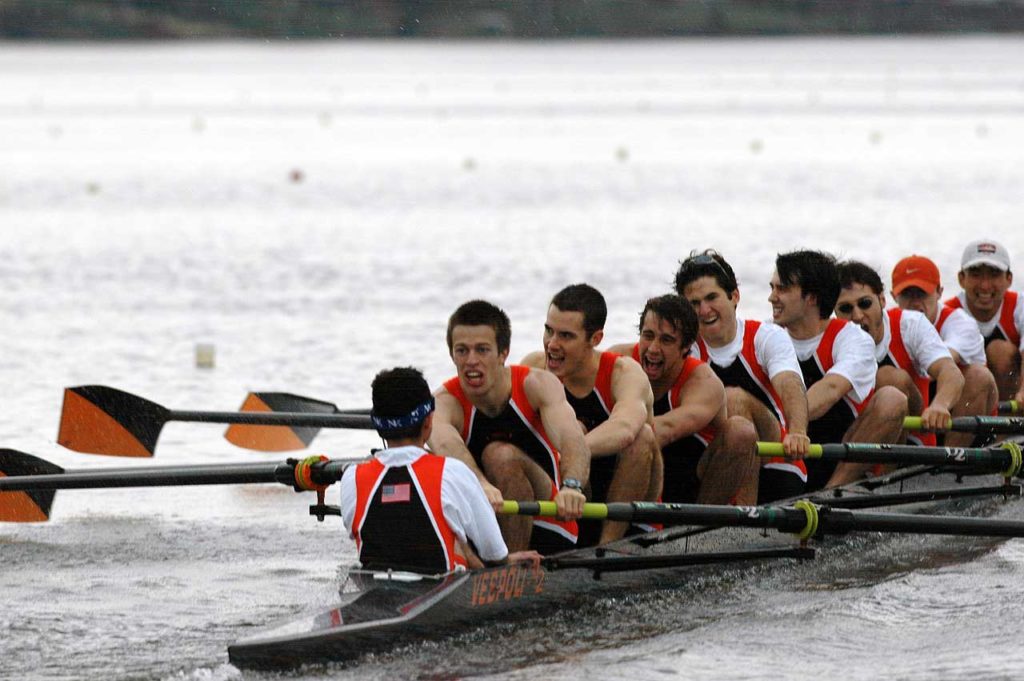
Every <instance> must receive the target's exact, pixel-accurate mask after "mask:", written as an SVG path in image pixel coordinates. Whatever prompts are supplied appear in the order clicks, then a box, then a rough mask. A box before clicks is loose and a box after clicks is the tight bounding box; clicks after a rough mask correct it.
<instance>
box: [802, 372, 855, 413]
mask: <svg viewBox="0 0 1024 681" xmlns="http://www.w3.org/2000/svg"><path fill="white" fill-rule="evenodd" d="M852 389H853V383H851V382H850V380H849V379H848V378H845V377H843V376H840V375H839V374H827V375H826V376H825V378H823V379H821V380H820V381H818V382H817V383H815V384H814V385H812V386H811V387H810V388H809V389H808V390H807V418H808V419H809V420H811V421H813V420H815V419H819V418H821V417H822V416H824V415H825V412H827V411H828V410H829V409H831V408H832V405H834V404H835V403H836V402H838V401H839V400H841V399H843V395H845V394H846V393H848V392H850V390H852Z"/></svg>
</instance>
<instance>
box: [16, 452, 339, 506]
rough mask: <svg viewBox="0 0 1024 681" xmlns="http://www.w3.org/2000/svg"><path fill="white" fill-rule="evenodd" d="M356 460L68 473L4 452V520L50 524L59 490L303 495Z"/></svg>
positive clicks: (333, 478)
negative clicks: (207, 489)
mask: <svg viewBox="0 0 1024 681" xmlns="http://www.w3.org/2000/svg"><path fill="white" fill-rule="evenodd" d="M352 463H355V462H354V461H316V462H306V461H295V460H288V461H285V462H265V463H240V464H239V463H235V464H199V465H181V466H135V467H130V468H96V469H79V470H64V469H63V468H61V467H60V466H57V465H55V464H52V463H50V462H49V461H46V460H44V459H40V458H39V457H36V456H32V455H31V454H26V453H25V452H19V451H17V450H15V449H0V522H38V521H43V520H47V519H48V518H49V515H50V506H51V505H52V503H53V497H54V493H55V490H63V489H102V488H111V487H167V486H179V485H240V484H254V483H279V484H283V485H289V486H292V487H294V488H295V489H296V490H297V491H302V490H309V489H315V487H316V486H322V485H330V484H332V483H335V482H337V481H338V480H340V479H341V475H342V473H343V472H344V470H345V468H346V467H347V466H349V465H351V464H352Z"/></svg>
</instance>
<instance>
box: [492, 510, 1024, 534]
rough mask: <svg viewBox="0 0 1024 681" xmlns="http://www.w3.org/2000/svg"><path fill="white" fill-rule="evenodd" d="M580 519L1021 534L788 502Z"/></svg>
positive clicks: (959, 521) (1019, 524)
mask: <svg viewBox="0 0 1024 681" xmlns="http://www.w3.org/2000/svg"><path fill="white" fill-rule="evenodd" d="M502 511H503V512H504V513H506V514H518V515H532V516H553V515H555V514H556V509H555V504H554V502H552V501H506V502H505V506H504V508H503V509H502ZM583 517H584V518H608V519H610V520H623V521H629V520H637V521H647V522H664V523H679V524H686V525H702V526H705V527H756V528H772V529H776V530H779V531H780V532H790V533H793V534H797V535H799V536H800V537H801V538H802V539H807V538H810V537H814V536H819V535H824V534H845V533H846V532H853V531H867V532H908V533H913V534H945V535H969V536H988V537H1021V536H1024V521H1020V520H994V519H990V518H958V517H955V516H933V515H917V514H910V513H872V512H866V511H850V510H847V509H842V508H829V507H827V506H818V505H817V504H813V503H811V502H810V501H806V500H804V501H798V502H796V503H795V504H793V505H792V506H713V505H703V504H670V503H655V502H639V501H637V502H632V503H613V504H586V505H585V506H584V510H583Z"/></svg>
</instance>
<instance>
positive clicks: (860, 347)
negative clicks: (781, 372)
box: [790, 322, 878, 403]
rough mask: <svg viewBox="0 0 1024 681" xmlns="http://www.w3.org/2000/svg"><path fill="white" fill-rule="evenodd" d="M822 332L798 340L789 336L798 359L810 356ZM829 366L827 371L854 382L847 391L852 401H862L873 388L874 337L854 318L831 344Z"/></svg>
mask: <svg viewBox="0 0 1024 681" xmlns="http://www.w3.org/2000/svg"><path fill="white" fill-rule="evenodd" d="M824 336H825V332H822V333H819V334H818V335H817V336H814V337H813V338H808V339H806V340H797V339H795V338H792V337H791V338H790V340H791V341H792V342H793V348H794V349H795V350H796V358H797V360H799V361H801V362H805V361H807V360H808V359H810V358H811V357H812V356H813V355H814V353H815V351H817V349H818V346H819V345H820V344H821V341H822V339H823V338H824ZM832 362H833V364H832V366H831V367H830V368H829V369H828V371H827V372H826V374H825V375H826V376H827V375H829V374H836V375H837V376H842V377H843V378H845V379H846V380H848V381H849V382H850V384H851V385H852V386H853V387H852V388H851V389H850V391H849V392H848V393H847V397H849V398H850V399H851V400H853V401H854V402H858V403H859V402H863V401H864V400H866V399H867V398H868V395H870V394H871V391H872V390H874V389H875V374H876V373H877V372H878V362H877V361H876V360H875V341H874V340H872V338H871V336H869V335H868V334H867V332H865V331H864V329H862V328H860V327H859V326H857V325H856V324H854V323H853V322H850V323H848V324H846V325H844V326H843V328H842V329H840V330H839V333H837V334H836V337H835V341H834V342H833V344H832Z"/></svg>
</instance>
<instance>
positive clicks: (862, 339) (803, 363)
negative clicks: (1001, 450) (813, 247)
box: [768, 251, 907, 491]
mask: <svg viewBox="0 0 1024 681" xmlns="http://www.w3.org/2000/svg"><path fill="white" fill-rule="evenodd" d="M838 297H839V275H838V272H837V271H836V261H835V258H833V257H832V256H831V255H828V254H827V253H822V252H820V251H794V252H791V253H784V254H780V255H779V256H778V257H777V258H776V259H775V272H774V273H773V274H772V278H771V293H770V295H769V296H768V302H770V303H771V305H772V319H773V321H774V322H775V323H776V324H778V325H779V326H782V327H783V328H785V329H786V331H788V332H789V337H790V340H792V341H793V347H794V349H795V350H796V357H797V360H798V361H799V362H800V370H801V372H802V373H803V376H804V384H805V385H806V386H807V410H808V417H809V419H810V424H809V425H808V428H807V434H808V435H810V437H811V441H812V442H814V443H832V442H873V443H879V444H884V443H889V444H893V443H896V442H899V441H900V440H901V439H902V432H903V418H904V417H905V416H906V415H907V398H906V396H905V395H904V394H903V393H901V392H900V391H899V390H897V389H896V388H894V387H892V386H883V387H882V388H879V389H878V390H874V387H875V374H876V372H877V371H878V365H877V363H876V362H875V352H874V350H875V344H874V341H872V340H871V336H869V335H868V334H867V333H865V332H864V331H863V330H862V329H861V328H860V327H859V326H857V325H856V324H851V323H850V322H848V321H846V320H843V319H829V317H830V316H831V314H832V309H833V308H834V307H835V303H836V299H837V298H838ZM805 463H806V464H807V488H808V490H809V491H814V490H817V489H821V488H822V487H835V486H838V485H842V484H845V483H848V482H853V481H855V480H857V479H859V478H860V477H861V476H862V475H863V474H864V472H865V471H866V470H867V468H868V467H867V466H866V465H864V464H855V463H850V462H843V463H840V464H839V465H838V466H837V465H835V464H834V463H831V464H830V463H827V462H823V461H815V460H811V459H808V460H806V461H805Z"/></svg>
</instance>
